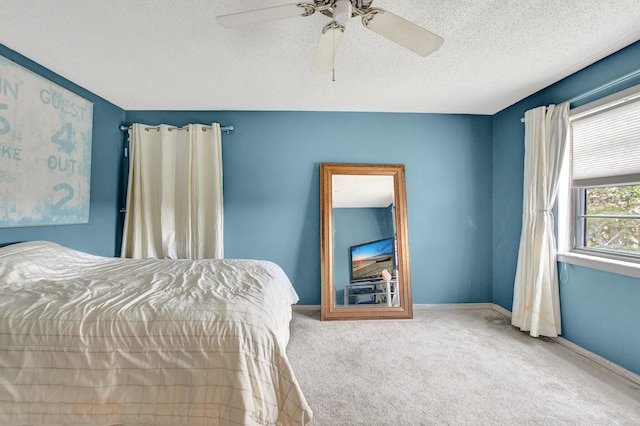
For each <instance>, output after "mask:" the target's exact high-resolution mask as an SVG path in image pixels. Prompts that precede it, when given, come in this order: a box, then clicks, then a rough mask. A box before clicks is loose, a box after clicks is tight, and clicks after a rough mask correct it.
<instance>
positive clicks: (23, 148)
mask: <svg viewBox="0 0 640 426" xmlns="http://www.w3.org/2000/svg"><path fill="white" fill-rule="evenodd" d="M92 129H93V103H92V102H90V101H88V100H86V99H84V98H82V97H80V96H78V95H76V94H75V93H72V92H70V91H69V90H67V89H65V88H63V87H60V86H58V85H57V84H55V83H52V82H51V81H49V80H46V79H44V78H42V77H40V76H39V75H37V74H35V73H33V72H31V71H29V70H27V69H25V68H23V67H21V66H20V65H18V64H16V63H15V62H13V61H10V60H9V59H7V58H5V57H3V56H0V227H15V226H39V225H63V224H76V223H88V222H89V195H90V184H91V136H92Z"/></svg>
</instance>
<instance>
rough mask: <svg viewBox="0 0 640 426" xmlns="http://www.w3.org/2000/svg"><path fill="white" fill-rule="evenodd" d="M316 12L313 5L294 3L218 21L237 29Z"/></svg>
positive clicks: (224, 25)
mask: <svg viewBox="0 0 640 426" xmlns="http://www.w3.org/2000/svg"><path fill="white" fill-rule="evenodd" d="M315 11H316V7H315V5H313V4H310V3H293V4H285V5H282V6H274V7H267V8H265V9H256V10H250V11H248V12H240V13H232V14H230V15H223V16H218V17H217V18H216V20H217V21H218V23H219V24H220V25H222V26H223V27H227V28H237V27H241V26H243V25H251V24H259V23H262V22H269V21H277V20H278V19H286V18H295V17H296V16H309V15H312V14H313V13H314V12H315Z"/></svg>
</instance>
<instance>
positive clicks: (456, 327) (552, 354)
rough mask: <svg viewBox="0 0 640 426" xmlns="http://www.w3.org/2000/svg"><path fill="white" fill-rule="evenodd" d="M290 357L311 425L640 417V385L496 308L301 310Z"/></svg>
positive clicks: (639, 421) (613, 421)
mask: <svg viewBox="0 0 640 426" xmlns="http://www.w3.org/2000/svg"><path fill="white" fill-rule="evenodd" d="M287 352H288V356H289V359H290V361H291V364H292V365H293V369H294V371H295V373H296V377H297V379H298V382H299V383H300V386H301V387H302V390H303V392H304V394H305V396H306V398H307V401H308V403H309V405H310V406H311V408H312V410H313V412H314V416H313V421H312V422H311V425H313V426H320V425H331V426H350V425H367V426H377V425H385V426H386V425H401V426H402V425H640V389H639V388H638V387H637V386H635V385H633V384H631V383H630V382H628V381H626V380H623V379H621V378H620V377H619V376H617V375H615V374H613V373H612V372H610V371H609V370H607V369H604V368H602V367H600V366H598V365H597V364H595V363H593V362H592V361H590V360H588V359H586V358H584V357H582V356H580V355H577V354H575V353H574V352H572V351H570V350H568V349H566V348H564V347H562V346H560V345H559V344H557V343H555V342H553V341H552V340H548V339H534V338H532V337H530V336H529V335H528V334H526V333H523V332H521V331H519V330H518V329H517V328H515V327H513V326H511V324H510V319H509V318H507V317H506V316H504V315H502V314H500V313H498V312H496V311H493V310H490V309H478V310H453V309H452V310H416V311H414V319H413V320H383V321H336V322H323V321H320V313H319V311H304V310H296V311H294V315H293V320H292V322H291V340H290V343H289V346H288V350H287Z"/></svg>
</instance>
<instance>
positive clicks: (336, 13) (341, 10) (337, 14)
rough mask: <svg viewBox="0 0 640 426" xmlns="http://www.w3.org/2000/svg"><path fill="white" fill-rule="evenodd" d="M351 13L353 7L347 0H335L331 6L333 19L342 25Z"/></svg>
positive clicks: (349, 17)
mask: <svg viewBox="0 0 640 426" xmlns="http://www.w3.org/2000/svg"><path fill="white" fill-rule="evenodd" d="M352 14H353V7H352V6H351V1H349V0H337V1H336V5H335V6H334V7H333V20H334V21H336V22H337V23H339V24H342V25H344V24H345V23H346V22H347V21H348V20H349V19H351V15H352Z"/></svg>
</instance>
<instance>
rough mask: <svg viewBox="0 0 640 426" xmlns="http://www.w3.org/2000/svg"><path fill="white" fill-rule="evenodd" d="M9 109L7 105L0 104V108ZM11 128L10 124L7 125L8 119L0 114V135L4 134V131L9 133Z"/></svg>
mask: <svg viewBox="0 0 640 426" xmlns="http://www.w3.org/2000/svg"><path fill="white" fill-rule="evenodd" d="M3 109H9V105H7V104H0V110H3ZM9 130H11V126H10V125H9V120H7V119H6V118H4V117H3V116H2V115H0V135H4V134H5V133H9Z"/></svg>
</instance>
